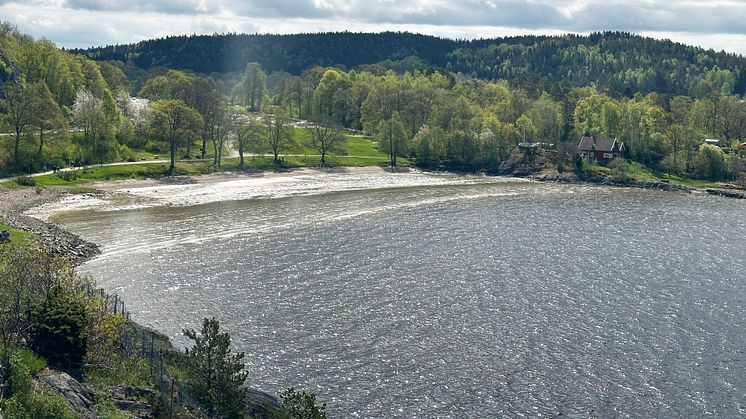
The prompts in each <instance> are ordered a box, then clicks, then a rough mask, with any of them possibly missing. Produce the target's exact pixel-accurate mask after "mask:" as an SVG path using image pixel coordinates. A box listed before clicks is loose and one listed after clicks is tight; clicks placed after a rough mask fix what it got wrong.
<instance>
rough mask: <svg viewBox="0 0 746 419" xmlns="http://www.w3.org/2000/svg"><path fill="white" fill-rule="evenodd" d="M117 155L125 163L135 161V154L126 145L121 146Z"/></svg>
mask: <svg viewBox="0 0 746 419" xmlns="http://www.w3.org/2000/svg"><path fill="white" fill-rule="evenodd" d="M117 153H118V154H119V158H120V159H121V160H123V161H135V153H133V152H132V150H130V148H129V147H127V146H126V145H124V144H120V145H119V147H118V149H117Z"/></svg>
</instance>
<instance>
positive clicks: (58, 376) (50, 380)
mask: <svg viewBox="0 0 746 419" xmlns="http://www.w3.org/2000/svg"><path fill="white" fill-rule="evenodd" d="M37 380H38V381H39V382H41V383H43V384H45V385H46V386H48V387H49V388H51V389H52V390H54V391H55V392H57V393H59V395H60V396H62V397H63V398H64V399H65V400H67V402H68V403H69V404H70V406H71V407H72V408H73V409H75V410H76V411H77V412H79V413H81V414H82V415H83V417H85V418H96V417H97V415H96V397H95V396H94V394H93V392H92V391H91V390H90V389H89V388H88V387H86V386H84V385H83V384H81V383H80V382H79V381H78V380H76V379H75V378H73V377H71V376H70V375H69V374H67V373H64V372H62V371H56V370H53V369H49V368H44V370H42V371H41V372H40V373H39V375H38V377H37Z"/></svg>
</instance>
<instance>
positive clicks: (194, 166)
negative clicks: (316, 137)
mask: <svg viewBox="0 0 746 419" xmlns="http://www.w3.org/2000/svg"><path fill="white" fill-rule="evenodd" d="M293 135H294V136H295V139H296V146H295V147H293V148H291V149H289V150H286V151H285V152H283V153H280V156H281V157H283V159H284V162H283V163H282V164H281V165H275V164H273V162H272V158H271V157H267V156H266V155H264V156H253V155H246V156H245V162H244V166H243V167H240V166H239V159H238V158H224V159H223V161H222V170H223V171H238V172H258V171H284V170H289V169H293V168H298V167H319V166H320V165H321V158H320V156H319V155H318V152H317V151H315V150H313V149H311V148H308V147H305V148H304V147H303V145H302V144H304V143H303V141H304V140H308V138H309V137H310V132H309V131H308V130H306V129H295V130H294V132H293ZM376 145H377V143H376V141H375V140H374V139H373V138H372V137H361V136H349V135H348V136H346V141H345V144H344V145H343V152H341V153H339V155H328V156H327V161H326V164H327V166H331V167H334V166H351V167H361V166H385V165H388V162H389V161H388V155H386V154H384V153H382V152H380V151H378V150H377V148H376ZM208 148H209V147H208ZM193 151H194V149H193ZM138 153H139V154H137V155H138V156H140V155H141V156H142V158H143V159H145V160H153V159H155V158H159V159H167V158H168V156H165V155H155V154H152V153H147V152H144V151H140V152H138ZM399 162H400V164H401V165H403V166H407V165H409V164H410V162H409V161H408V160H407V159H404V158H400V159H399ZM168 166H169V165H168V164H167V163H148V162H146V161H143V162H139V161H138V162H136V163H134V164H126V165H113V166H106V165H103V166H94V167H89V168H86V169H77V170H74V171H70V172H62V173H58V174H48V175H43V176H35V177H34V181H35V183H36V185H35V186H36V187H40V188H48V187H65V188H71V187H82V186H84V185H86V184H90V183H93V182H101V181H112V180H126V179H145V178H150V179H159V178H163V177H165V176H167V175H168ZM216 171H217V169H216V167H215V165H214V164H213V162H212V161H179V162H177V164H176V175H177V176H197V175H204V174H209V173H214V172H216ZM4 186H7V187H11V188H13V187H20V185H18V184H17V183H16V182H15V181H10V182H5V184H4ZM82 191H85V189H83V190H82Z"/></svg>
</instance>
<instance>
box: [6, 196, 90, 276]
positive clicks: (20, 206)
mask: <svg viewBox="0 0 746 419" xmlns="http://www.w3.org/2000/svg"><path fill="white" fill-rule="evenodd" d="M64 195H67V193H65V192H59V191H47V190H40V191H39V192H37V191H36V190H34V189H31V188H29V189H7V188H4V187H0V221H2V222H3V223H5V224H7V225H9V226H11V227H13V228H17V229H19V230H23V231H27V232H29V233H32V234H34V235H36V236H38V237H39V239H40V241H39V243H38V245H39V246H40V247H42V248H45V249H47V250H48V251H50V252H51V253H52V254H54V255H57V256H60V257H62V258H64V259H67V260H69V261H70V262H71V263H72V264H73V265H74V266H76V267H77V266H80V265H82V264H83V263H85V262H87V261H89V260H91V259H93V258H94V257H96V256H98V255H99V254H101V248H100V247H99V246H98V245H97V244H96V243H91V242H88V241H86V240H83V239H82V238H81V237H80V236H78V235H77V234H74V233H71V232H69V231H67V230H65V229H63V228H61V227H59V226H57V225H56V224H53V223H50V222H47V221H42V220H40V219H38V218H35V217H32V216H29V215H26V214H24V212H25V211H27V210H29V209H31V208H33V207H36V206H39V205H43V204H47V203H51V202H56V201H58V200H59V199H61V198H62V197H63V196H64Z"/></svg>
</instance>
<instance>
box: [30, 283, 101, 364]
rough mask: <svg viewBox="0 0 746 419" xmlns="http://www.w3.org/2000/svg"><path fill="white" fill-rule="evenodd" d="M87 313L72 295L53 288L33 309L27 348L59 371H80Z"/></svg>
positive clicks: (84, 347) (84, 353)
mask: <svg viewBox="0 0 746 419" xmlns="http://www.w3.org/2000/svg"><path fill="white" fill-rule="evenodd" d="M86 316H87V311H86V307H85V305H84V301H82V299H81V298H80V297H79V296H78V295H75V294H74V293H72V292H70V291H68V290H64V289H62V288H60V287H54V288H53V289H52V290H51V292H50V293H49V294H48V296H47V298H46V299H45V301H43V302H42V303H41V305H40V306H39V307H38V308H35V309H34V310H33V314H32V323H31V340H30V342H29V346H30V347H31V348H32V349H33V350H34V351H35V352H36V353H37V354H39V355H41V356H43V357H44V358H46V359H47V361H48V362H49V363H50V364H52V365H56V366H60V367H62V368H80V367H82V366H83V359H84V358H85V355H86V350H87V343H88V330H87V325H88V322H87V318H86Z"/></svg>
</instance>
